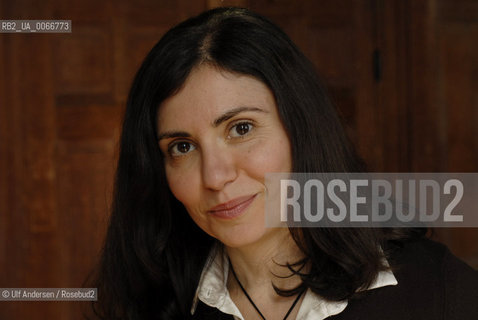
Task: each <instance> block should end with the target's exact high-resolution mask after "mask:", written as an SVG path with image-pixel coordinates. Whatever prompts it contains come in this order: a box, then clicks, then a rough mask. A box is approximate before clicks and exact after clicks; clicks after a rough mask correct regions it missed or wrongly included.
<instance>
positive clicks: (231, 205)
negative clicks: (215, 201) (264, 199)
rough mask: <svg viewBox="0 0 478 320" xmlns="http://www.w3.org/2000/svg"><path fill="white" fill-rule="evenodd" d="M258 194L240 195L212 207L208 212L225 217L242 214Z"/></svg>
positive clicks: (230, 217)
mask: <svg viewBox="0 0 478 320" xmlns="http://www.w3.org/2000/svg"><path fill="white" fill-rule="evenodd" d="M256 195H257V194H254V195H248V196H244V197H239V198H236V199H233V200H231V201H228V202H224V203H221V204H219V205H217V206H215V207H213V208H211V209H209V211H208V213H210V214H212V215H214V216H216V217H219V218H223V219H232V218H235V217H237V216H239V215H241V214H242V213H243V212H244V211H245V210H246V209H247V208H248V207H249V205H250V204H251V203H252V202H253V201H254V199H255V197H256Z"/></svg>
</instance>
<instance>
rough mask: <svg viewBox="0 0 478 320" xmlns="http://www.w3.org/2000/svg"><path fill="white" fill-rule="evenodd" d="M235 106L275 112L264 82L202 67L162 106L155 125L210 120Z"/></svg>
mask: <svg viewBox="0 0 478 320" xmlns="http://www.w3.org/2000/svg"><path fill="white" fill-rule="evenodd" d="M237 107H259V108H261V109H263V110H264V111H267V112H275V111H276V110H275V109H276V106H275V99H274V96H273V94H272V92H271V90H270V89H269V88H268V87H267V86H266V85H265V84H264V83H263V82H261V81H259V80H257V79H256V78H254V77H252V76H248V75H242V74H237V73H232V72H228V71H224V70H222V69H219V68H216V67H214V66H210V65H201V66H199V67H196V68H194V69H193V70H192V71H191V73H190V75H189V77H188V78H187V79H186V81H185V83H184V85H183V86H182V88H181V89H180V90H179V91H178V93H176V94H175V95H173V96H171V97H169V98H168V99H166V100H165V101H164V102H163V103H162V104H161V106H160V107H159V111H158V124H159V127H160V128H163V129H167V128H168V127H169V126H170V125H176V124H177V123H181V122H183V123H184V122H188V120H194V121H197V120H205V121H212V119H213V118H215V117H217V116H219V115H221V114H223V113H224V112H227V111H228V110H230V109H233V108H237Z"/></svg>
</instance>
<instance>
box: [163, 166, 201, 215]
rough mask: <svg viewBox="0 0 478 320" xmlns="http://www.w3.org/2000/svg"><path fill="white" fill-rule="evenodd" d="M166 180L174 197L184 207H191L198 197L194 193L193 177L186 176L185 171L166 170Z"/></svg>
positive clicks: (195, 192)
mask: <svg viewBox="0 0 478 320" xmlns="http://www.w3.org/2000/svg"><path fill="white" fill-rule="evenodd" d="M166 178H167V180H168V185H169V189H171V192H172V193H173V195H174V197H176V199H178V200H179V201H180V202H181V203H182V204H183V205H184V206H185V207H190V206H192V205H193V204H194V202H195V199H196V198H198V197H199V196H198V195H197V193H198V192H197V191H195V190H196V184H195V183H194V175H191V174H188V172H187V171H185V170H180V169H171V168H166Z"/></svg>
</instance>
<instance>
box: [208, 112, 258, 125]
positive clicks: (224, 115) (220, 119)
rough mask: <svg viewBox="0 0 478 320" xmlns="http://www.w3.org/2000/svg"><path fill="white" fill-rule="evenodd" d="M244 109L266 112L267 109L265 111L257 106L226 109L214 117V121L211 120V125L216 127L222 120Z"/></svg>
mask: <svg viewBox="0 0 478 320" xmlns="http://www.w3.org/2000/svg"><path fill="white" fill-rule="evenodd" d="M244 111H254V112H262V113H267V111H265V110H263V109H261V108H258V107H237V108H234V109H232V110H229V111H227V112H226V113H224V114H223V115H221V116H219V117H218V118H216V120H214V122H213V126H214V127H218V126H219V125H220V124H221V123H223V122H224V121H227V120H229V119H231V118H232V117H234V116H235V115H237V114H239V113H241V112H244Z"/></svg>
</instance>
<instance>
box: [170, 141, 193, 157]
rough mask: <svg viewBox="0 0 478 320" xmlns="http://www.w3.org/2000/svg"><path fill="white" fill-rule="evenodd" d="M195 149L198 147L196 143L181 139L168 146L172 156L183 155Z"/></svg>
mask: <svg viewBox="0 0 478 320" xmlns="http://www.w3.org/2000/svg"><path fill="white" fill-rule="evenodd" d="M194 149H196V147H195V146H194V145H192V144H191V143H189V142H187V141H179V142H176V143H174V144H172V145H171V146H170V147H169V148H168V151H169V154H170V155H171V156H173V157H177V156H183V155H185V154H187V153H189V152H191V151H193V150H194Z"/></svg>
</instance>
